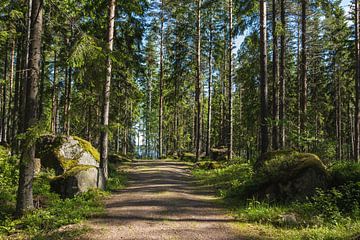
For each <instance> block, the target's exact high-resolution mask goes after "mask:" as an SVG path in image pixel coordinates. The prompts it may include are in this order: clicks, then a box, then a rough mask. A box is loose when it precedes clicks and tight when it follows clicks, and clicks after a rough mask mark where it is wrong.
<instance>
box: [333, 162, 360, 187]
mask: <svg viewBox="0 0 360 240" xmlns="http://www.w3.org/2000/svg"><path fill="white" fill-rule="evenodd" d="M330 175H331V179H332V181H331V184H330V185H331V186H339V185H343V184H346V183H349V182H360V164H359V163H354V162H349V161H348V162H336V163H335V164H334V165H332V166H331V167H330Z"/></svg>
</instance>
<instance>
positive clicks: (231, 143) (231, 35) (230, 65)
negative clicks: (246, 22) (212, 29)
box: [228, 0, 233, 160]
mask: <svg viewBox="0 0 360 240" xmlns="http://www.w3.org/2000/svg"><path fill="white" fill-rule="evenodd" d="M232 5H233V3H232V0H229V86H228V87H229V89H228V91H229V140H228V141H229V142H228V159H229V160H231V159H232V155H233V98H232V87H233V81H232V77H233V76H232V75H233V71H232V63H233V61H232V57H233V56H232V48H233V43H232V41H233V23H232V21H233V6H232Z"/></svg>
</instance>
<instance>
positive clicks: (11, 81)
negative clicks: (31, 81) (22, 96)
mask: <svg viewBox="0 0 360 240" xmlns="http://www.w3.org/2000/svg"><path fill="white" fill-rule="evenodd" d="M15 46H16V41H15V39H13V40H12V41H11V50H10V72H9V91H8V92H9V100H8V116H7V119H8V120H7V124H6V129H7V142H8V143H11V142H12V134H11V127H12V113H13V111H12V109H13V87H14V70H15Z"/></svg>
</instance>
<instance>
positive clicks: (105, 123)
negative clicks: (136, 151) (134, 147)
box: [100, 0, 116, 179]
mask: <svg viewBox="0 0 360 240" xmlns="http://www.w3.org/2000/svg"><path fill="white" fill-rule="evenodd" d="M108 4H109V5H108V7H109V9H108V33H107V51H108V52H107V54H108V56H107V58H106V80H105V83H104V89H103V90H104V93H103V108H102V121H101V123H102V127H103V129H102V131H101V135H100V168H101V169H102V171H103V174H104V177H105V178H106V179H107V178H108V143H109V139H108V138H109V133H108V127H109V109H110V88H111V73H112V61H111V56H110V54H111V52H112V51H113V46H114V29H115V28H114V25H115V7H116V1H115V0H109V2H108Z"/></svg>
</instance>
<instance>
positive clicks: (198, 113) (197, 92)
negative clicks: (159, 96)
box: [195, 0, 201, 161]
mask: <svg viewBox="0 0 360 240" xmlns="http://www.w3.org/2000/svg"><path fill="white" fill-rule="evenodd" d="M200 8H201V0H197V14H196V19H197V20H196V85H195V102H196V160H197V161H199V159H200V154H201V76H200V74H201V72H200V71H201V70H200V68H201V11H200Z"/></svg>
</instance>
